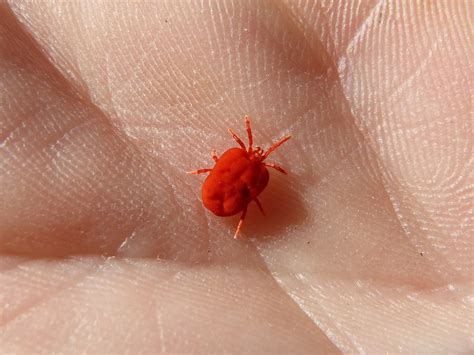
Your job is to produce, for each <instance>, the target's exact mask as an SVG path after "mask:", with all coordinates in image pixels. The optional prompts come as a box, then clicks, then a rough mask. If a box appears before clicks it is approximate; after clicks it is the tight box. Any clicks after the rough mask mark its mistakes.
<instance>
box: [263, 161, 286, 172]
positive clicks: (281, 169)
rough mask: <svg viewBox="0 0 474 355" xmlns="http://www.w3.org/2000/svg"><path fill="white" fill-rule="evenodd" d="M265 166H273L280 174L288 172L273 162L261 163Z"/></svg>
mask: <svg viewBox="0 0 474 355" xmlns="http://www.w3.org/2000/svg"><path fill="white" fill-rule="evenodd" d="M263 164H264V165H265V166H267V167H269V168H273V169H275V170H278V171H279V172H280V173H282V174H285V175H286V174H288V173H287V172H286V171H285V169H283V168H282V167H281V166H280V165H277V164H274V163H263Z"/></svg>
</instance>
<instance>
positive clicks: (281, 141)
mask: <svg viewBox="0 0 474 355" xmlns="http://www.w3.org/2000/svg"><path fill="white" fill-rule="evenodd" d="M290 138H291V136H286V137H283V138H282V139H280V140H279V141H278V142H276V143H273V144H272V146H271V147H270V148H268V150H267V151H266V152H265V154H263V159H262V160H265V159H266V158H267V157H268V156H269V155H270V154H271V153H272V152H274V151H275V149H277V148H278V147H279V146H280V145H282V144H283V143H285V142H286V141H287V140H288V139H290Z"/></svg>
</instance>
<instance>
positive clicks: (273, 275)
mask: <svg viewBox="0 0 474 355" xmlns="http://www.w3.org/2000/svg"><path fill="white" fill-rule="evenodd" d="M251 246H252V250H253V252H254V254H255V255H256V256H257V258H258V260H259V264H260V265H261V267H262V268H263V269H262V272H264V273H267V274H268V275H269V276H270V277H271V278H272V280H273V282H274V284H275V286H277V287H278V289H279V290H280V292H281V293H282V294H284V295H285V296H287V298H288V299H289V300H290V301H291V302H292V303H294V304H295V305H296V307H298V309H299V310H300V312H301V313H302V314H303V316H304V317H305V318H307V319H308V320H309V321H310V322H311V323H312V324H313V325H314V328H315V329H316V331H317V332H321V333H323V334H324V335H325V336H326V337H327V338H328V339H329V341H330V342H331V344H332V345H334V346H335V347H336V348H337V349H338V350H339V351H341V352H342V351H343V350H345V349H341V347H340V344H339V342H338V339H337V338H334V337H333V334H332V331H330V330H329V329H328V328H326V329H324V328H323V327H322V326H321V325H320V324H318V322H317V320H316V319H313V317H311V316H310V315H309V314H308V312H306V311H305V309H304V307H302V306H301V304H300V303H299V302H298V301H297V299H295V298H294V297H293V295H292V294H291V292H289V291H288V290H287V289H285V287H284V286H283V285H282V284H281V283H280V280H279V278H278V276H277V274H276V273H274V272H272V270H271V269H270V268H269V265H268V263H267V261H266V260H265V259H264V258H263V256H262V254H261V252H260V250H259V249H260V248H259V246H258V244H256V243H252V244H251Z"/></svg>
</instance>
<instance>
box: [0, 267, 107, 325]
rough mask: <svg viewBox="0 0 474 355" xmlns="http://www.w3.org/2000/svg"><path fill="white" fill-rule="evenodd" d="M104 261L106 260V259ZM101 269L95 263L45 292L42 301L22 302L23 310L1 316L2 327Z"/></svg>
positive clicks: (0, 323)
mask: <svg viewBox="0 0 474 355" xmlns="http://www.w3.org/2000/svg"><path fill="white" fill-rule="evenodd" d="M34 261H36V260H34ZM34 261H33V262H34ZM104 262H105V260H104ZM30 263H31V262H30ZM21 264H25V262H23V263H21ZM17 266H19V265H17ZM99 270H100V266H99V267H96V266H95V265H94V266H91V267H90V268H87V269H86V270H85V271H84V272H83V273H82V274H81V275H79V276H77V277H76V278H75V279H72V280H71V279H69V280H70V281H68V282H64V283H63V284H62V285H61V287H57V288H54V289H52V288H51V289H50V290H49V291H48V292H44V293H43V294H42V299H41V301H35V302H28V304H22V307H21V308H22V309H21V311H17V312H12V313H11V314H10V316H9V317H5V316H2V317H1V318H0V329H1V328H5V327H6V326H8V325H9V324H10V323H13V322H14V321H15V320H16V319H18V318H20V317H26V316H27V315H28V312H30V311H31V310H32V309H34V308H35V307H38V306H41V305H44V304H46V303H47V302H49V301H50V300H51V299H52V298H54V297H57V296H58V295H60V294H61V293H63V292H66V291H70V290H71V288H73V287H75V286H76V285H77V284H78V283H80V282H81V281H82V280H84V279H86V278H87V277H88V276H89V275H91V274H93V273H94V272H97V271H99ZM12 271H13V270H12Z"/></svg>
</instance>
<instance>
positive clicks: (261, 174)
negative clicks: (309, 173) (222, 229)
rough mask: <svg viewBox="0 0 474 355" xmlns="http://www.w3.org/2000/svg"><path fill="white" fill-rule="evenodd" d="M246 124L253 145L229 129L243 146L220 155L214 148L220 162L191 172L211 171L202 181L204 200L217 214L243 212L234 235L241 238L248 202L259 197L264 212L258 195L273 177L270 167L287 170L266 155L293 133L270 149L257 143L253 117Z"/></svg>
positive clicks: (217, 161) (216, 158)
mask: <svg viewBox="0 0 474 355" xmlns="http://www.w3.org/2000/svg"><path fill="white" fill-rule="evenodd" d="M245 127H246V129H247V135H248V139H249V147H248V149H247V148H245V144H244V142H242V140H241V139H240V138H239V136H238V135H237V134H235V133H234V132H233V131H232V130H231V129H229V133H230V134H231V135H232V138H234V140H235V141H236V142H237V143H238V144H239V145H240V148H230V149H229V150H227V151H226V152H225V153H224V154H222V155H221V156H220V157H218V156H217V154H216V151H215V150H212V152H211V156H212V159H214V161H215V162H216V164H215V165H214V167H213V168H212V169H198V170H194V171H189V172H188V174H202V173H210V174H209V175H208V177H207V178H206V180H205V181H204V184H203V185H202V202H203V203H204V206H205V207H206V208H207V209H208V210H210V211H211V212H212V213H214V214H215V215H217V216H233V215H234V214H237V213H239V212H242V216H241V217H240V221H239V224H238V225H237V230H236V231H235V235H234V238H237V236H238V234H239V232H240V229H241V228H242V224H243V222H244V219H245V215H246V214H247V206H248V204H249V203H250V202H252V201H255V203H256V204H257V206H258V208H259V209H260V211H261V212H262V213H263V208H262V204H261V203H260V201H259V200H258V198H257V197H258V195H260V193H261V192H262V191H263V190H264V189H265V187H266V186H267V184H268V180H269V178H270V176H269V173H268V170H267V167H269V168H273V169H276V170H278V171H279V172H281V173H283V174H286V171H285V170H284V169H283V168H282V167H281V166H279V165H276V164H273V163H267V162H265V159H266V158H267V157H268V156H269V155H270V154H271V153H272V152H273V151H275V149H277V148H278V147H279V146H280V145H282V144H283V143H285V142H286V141H287V140H288V139H290V138H291V136H286V137H283V138H281V139H280V140H279V141H277V142H276V143H274V144H272V145H271V147H270V148H268V150H267V151H266V152H264V151H263V149H262V148H260V147H255V148H254V147H253V146H252V144H253V137H252V129H251V128H250V119H249V118H248V117H247V116H245Z"/></svg>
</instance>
